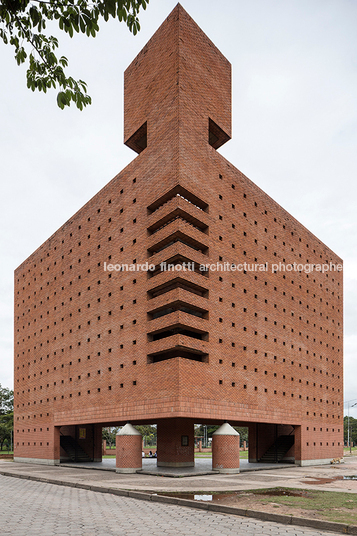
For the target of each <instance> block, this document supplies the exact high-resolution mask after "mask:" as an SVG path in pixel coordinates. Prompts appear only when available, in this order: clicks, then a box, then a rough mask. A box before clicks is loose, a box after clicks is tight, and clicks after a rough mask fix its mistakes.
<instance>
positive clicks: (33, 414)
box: [14, 5, 343, 463]
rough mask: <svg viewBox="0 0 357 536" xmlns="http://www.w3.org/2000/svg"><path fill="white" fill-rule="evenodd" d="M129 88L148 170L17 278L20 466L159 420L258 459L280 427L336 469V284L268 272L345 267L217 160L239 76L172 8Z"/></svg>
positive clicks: (123, 179)
mask: <svg viewBox="0 0 357 536" xmlns="http://www.w3.org/2000/svg"><path fill="white" fill-rule="evenodd" d="M124 86H125V95H124V96H125V109H124V117H125V121H124V137H125V143H126V144H127V145H128V146H130V147H131V148H133V149H134V150H135V151H136V152H137V153H138V155H137V157H136V158H135V159H134V160H133V161H132V162H131V163H130V164H129V165H128V166H127V167H126V168H125V169H124V170H123V171H121V172H120V173H119V174H118V175H117V176H116V177H114V179H113V180H112V181H111V182H109V183H108V184H107V185H106V186H105V187H104V188H103V189H102V190H101V191H100V192H99V193H98V194H97V195H95V196H94V197H93V198H92V199H91V200H90V201H89V202H88V203H87V204H86V205H85V206H84V207H82V208H81V209H80V210H79V211H78V212H77V213H76V214H75V215H74V216H73V217H72V218H71V219H70V220H69V221H67V222H66V223H65V224H64V225H63V226H62V227H61V228H60V229H59V230H58V231H57V232H56V233H55V234H54V235H52V236H51V237H50V238H49V239H48V240H47V241H46V242H45V243H44V244H43V245H42V246H40V247H39V248H38V249H37V250H36V251H35V252H34V253H33V254H32V255H31V256H30V257H29V258H28V259H27V260H26V261H24V262H23V263H22V264H21V265H20V266H19V267H18V268H17V270H16V271H15V386H14V392H15V427H14V428H15V458H16V459H33V460H37V461H38V460H42V461H43V462H44V463H57V461H58V460H59V458H60V442H59V438H60V435H61V433H62V429H64V427H73V429H74V430H78V427H83V426H84V425H86V426H89V425H91V426H92V425H93V426H97V428H98V429H100V428H101V426H110V425H119V424H125V423H126V422H127V421H129V420H130V422H132V423H133V424H135V423H137V424H139V423H163V422H164V421H165V419H187V420H189V421H190V422H191V423H194V422H197V423H202V422H204V423H215V424H220V423H222V422H224V421H229V422H230V424H232V425H246V426H248V425H249V430H250V448H251V451H252V452H253V451H254V452H255V454H254V456H258V458H259V456H260V452H259V453H258V454H257V452H258V450H259V448H261V447H262V445H263V441H264V437H267V436H266V435H264V434H263V432H261V433H259V431H260V430H263V428H264V426H265V427H271V434H270V437H271V439H272V440H273V436H274V434H275V431H276V426H278V425H284V426H287V427H289V428H290V429H292V430H295V445H294V449H293V451H294V452H293V454H291V453H290V454H291V456H293V458H294V459H295V461H296V462H297V463H309V461H311V460H327V459H331V458H333V457H337V456H341V455H342V452H343V451H342V449H343V439H342V438H343V422H342V420H343V418H342V407H343V406H342V386H343V385H342V370H343V366H342V365H343V357H342V307H343V306H342V302H343V298H342V272H339V271H328V272H326V273H322V272H321V271H320V272H319V271H313V272H310V273H306V272H305V271H304V270H300V271H289V270H290V269H289V268H288V269H285V271H283V270H277V271H274V270H272V265H273V264H279V263H282V265H284V266H292V265H293V264H294V263H302V264H309V263H315V264H320V263H327V264H329V263H333V264H334V265H337V264H340V263H341V262H342V261H341V259H340V258H339V257H338V256H336V255H335V254H334V253H333V252H332V251H331V250H330V249H329V248H328V247H327V246H325V245H324V244H323V243H322V242H321V241H320V240H318V239H317V238H316V237H315V236H314V235H312V234H311V233H310V232H309V231H308V230H307V229H306V228H305V227H303V226H302V225H301V224H300V223H299V222H298V221H297V220H295V219H294V218H293V217H292V216H291V215H290V214H288V213H287V212H286V211H285V210H284V209H283V208H281V207H280V206H279V205H278V204H277V203H276V202H275V201H273V200H272V199H271V198H270V197H269V196H268V195H267V194H265V193H264V192H263V191H262V190H260V189H259V188H258V187H257V186H256V185H255V184H254V183H253V182H251V181H250V180H249V179H248V178H247V177H245V176H244V175H243V174H242V173H241V172H240V171H239V170H238V169H236V168H235V167H234V166H233V165H232V164H231V163H229V162H228V161H227V160H225V159H224V158H223V157H222V156H221V155H220V154H219V153H218V152H217V150H216V149H217V148H218V147H219V146H220V145H221V144H223V143H224V142H225V141H227V140H228V139H229V138H230V136H231V69H230V64H229V62H228V61H227V59H226V58H224V57H223V56H222V54H221V53H220V52H219V50H218V49H217V48H216V47H215V46H214V45H213V43H212V42H211V41H210V40H209V39H208V38H207V36H206V35H205V34H204V33H203V32H202V31H201V30H200V28H199V27H198V26H197V25H196V24H195V23H194V21H193V20H192V19H191V18H190V17H189V16H188V14H187V13H186V12H185V11H184V9H183V8H182V7H181V6H179V5H178V6H177V7H176V8H175V9H174V10H173V12H172V13H171V14H170V15H169V17H168V18H167V19H166V20H165V22H164V23H163V24H162V26H161V27H160V28H159V30H158V31H157V32H156V33H155V34H154V36H153V37H152V38H151V39H150V41H149V42H148V43H147V45H146V46H145V47H144V48H143V50H142V51H141V52H140V53H139V55H138V56H137V58H135V60H134V61H133V62H132V63H131V65H130V66H129V67H128V69H127V70H126V72H125V79H124ZM146 262H147V263H149V264H150V265H152V267H154V268H155V269H154V270H153V271H149V272H147V271H145V270H136V271H130V270H122V271H116V270H115V265H119V264H123V263H126V264H128V265H130V264H137V263H146ZM164 262H166V263H168V264H173V265H175V269H174V270H170V271H169V270H163V265H160V263H164ZM244 262H246V263H248V266H246V269H245V270H244V271H233V270H230V271H224V270H215V271H214V270H213V269H211V270H209V271H207V272H205V271H202V270H200V265H202V264H206V263H213V264H214V265H215V266H216V265H217V263H218V264H219V266H218V268H219V267H220V266H221V267H224V263H227V266H232V264H234V265H238V264H239V263H244ZM184 263H191V264H190V265H191V266H192V263H194V268H195V270H194V271H192V270H187V269H185V267H187V264H186V265H185V264H184ZM265 263H267V264H265ZM253 264H261V265H265V266H268V269H267V270H266V271H265V270H258V271H252V270H250V267H251V266H252V265H253ZM160 426H161V425H159V428H160ZM190 426H191V425H190ZM164 428H165V427H164ZM164 428H162V427H161V429H164ZM273 428H274V430H275V431H274V433H273ZM184 435H190V434H184ZM268 435H269V434H268ZM274 437H275V436H274ZM158 441H160V438H159V439H158ZM259 445H260V447H259ZM265 446H267V445H265ZM265 446H264V447H265ZM267 448H268V446H267ZM159 454H160V453H158V456H159ZM96 456H97V455H96ZM254 456H253V458H254ZM159 461H160V458H159V457H158V462H159ZM172 462H173V463H174V462H175V460H172Z"/></svg>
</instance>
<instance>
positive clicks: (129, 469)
mask: <svg viewBox="0 0 357 536" xmlns="http://www.w3.org/2000/svg"><path fill="white" fill-rule="evenodd" d="M140 469H141V468H140ZM140 469H138V468H137V467H117V468H116V469H115V472H116V473H122V474H128V473H136V471H140Z"/></svg>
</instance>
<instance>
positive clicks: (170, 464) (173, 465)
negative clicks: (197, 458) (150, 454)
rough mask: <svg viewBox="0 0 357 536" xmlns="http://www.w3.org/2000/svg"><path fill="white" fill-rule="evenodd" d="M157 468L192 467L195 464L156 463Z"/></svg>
mask: <svg viewBox="0 0 357 536" xmlns="http://www.w3.org/2000/svg"><path fill="white" fill-rule="evenodd" d="M157 466H158V467H194V466H195V462H159V461H158V462H157Z"/></svg>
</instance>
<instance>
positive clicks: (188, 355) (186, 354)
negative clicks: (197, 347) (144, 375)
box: [147, 348, 209, 363]
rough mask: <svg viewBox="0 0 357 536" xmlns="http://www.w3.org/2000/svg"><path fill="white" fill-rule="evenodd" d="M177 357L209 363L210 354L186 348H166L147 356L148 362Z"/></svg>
mask: <svg viewBox="0 0 357 536" xmlns="http://www.w3.org/2000/svg"><path fill="white" fill-rule="evenodd" d="M176 357H182V358H184V359H190V360H191V361H200V362H201V363H208V361H209V359H208V354H204V353H203V352H194V351H190V350H188V349H186V348H177V349H172V350H166V351H164V352H159V353H156V354H149V355H148V356H147V362H148V363H158V362H159V361H166V360H167V359H175V358H176Z"/></svg>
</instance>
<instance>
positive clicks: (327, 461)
mask: <svg viewBox="0 0 357 536" xmlns="http://www.w3.org/2000/svg"><path fill="white" fill-rule="evenodd" d="M332 459H333V458H322V459H320V460H295V465H298V466H299V467H306V466H309V465H329V464H330V463H331V460H332Z"/></svg>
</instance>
